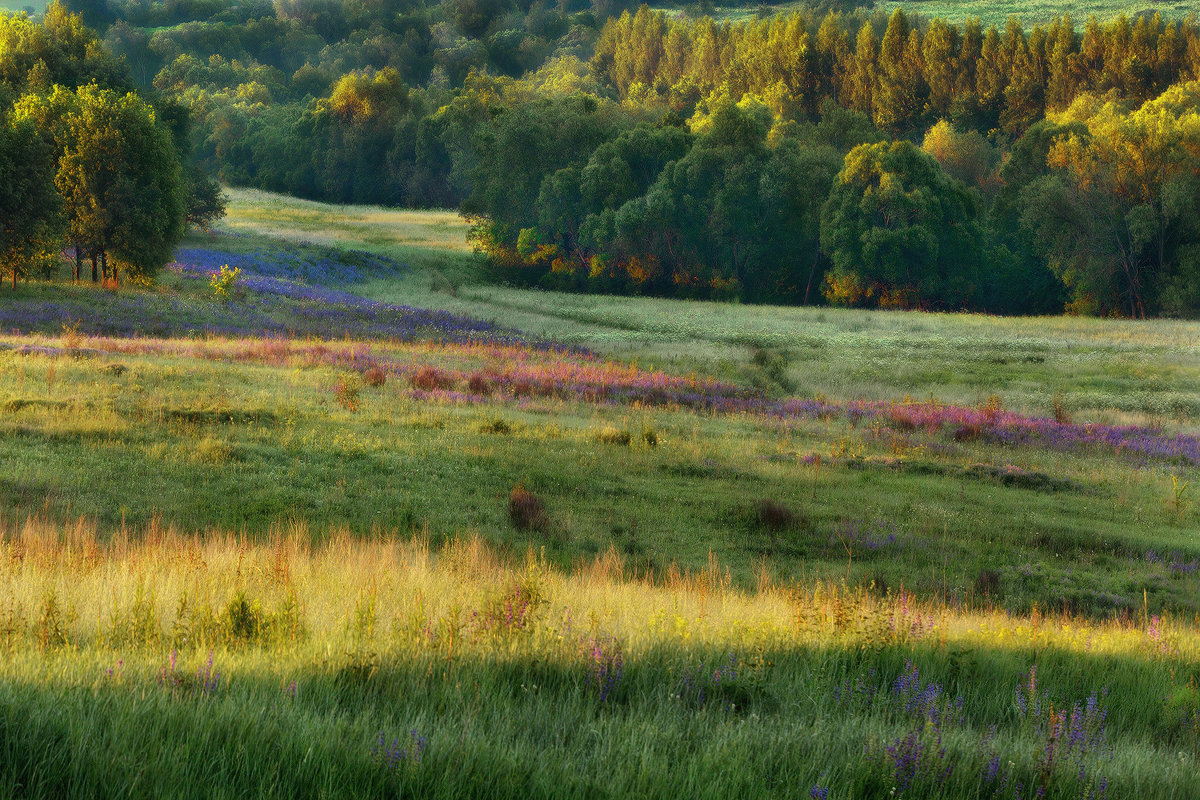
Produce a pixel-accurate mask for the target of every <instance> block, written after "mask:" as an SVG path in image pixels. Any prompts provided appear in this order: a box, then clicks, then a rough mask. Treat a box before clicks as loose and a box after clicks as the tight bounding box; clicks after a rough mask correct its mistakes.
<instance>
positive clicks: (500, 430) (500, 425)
mask: <svg viewBox="0 0 1200 800" xmlns="http://www.w3.org/2000/svg"><path fill="white" fill-rule="evenodd" d="M479 432H480V433H497V434H500V435H504V434H508V433H512V426H510V425H509V424H508V423H507V422H505V421H504V420H502V419H500V418H499V417H496V418H494V419H489V420H487V421H486V422H483V423H481V424H480V426H479Z"/></svg>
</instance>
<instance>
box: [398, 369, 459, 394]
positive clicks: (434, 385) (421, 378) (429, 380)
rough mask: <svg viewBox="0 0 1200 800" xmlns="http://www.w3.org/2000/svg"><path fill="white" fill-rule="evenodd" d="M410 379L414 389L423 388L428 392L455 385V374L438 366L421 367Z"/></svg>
mask: <svg viewBox="0 0 1200 800" xmlns="http://www.w3.org/2000/svg"><path fill="white" fill-rule="evenodd" d="M408 381H409V383H411V384H412V385H413V388H414V389H423V390H424V391H427V392H432V391H436V390H438V389H449V388H451V387H453V386H454V376H453V375H450V374H449V373H446V372H443V371H442V370H440V369H438V368H437V367H421V368H420V369H419V370H417V371H416V373H415V374H413V376H412V377H411V378H409V379H408Z"/></svg>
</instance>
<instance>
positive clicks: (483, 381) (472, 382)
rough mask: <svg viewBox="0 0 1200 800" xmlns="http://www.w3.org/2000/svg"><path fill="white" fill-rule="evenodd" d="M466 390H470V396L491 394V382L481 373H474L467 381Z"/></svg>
mask: <svg viewBox="0 0 1200 800" xmlns="http://www.w3.org/2000/svg"><path fill="white" fill-rule="evenodd" d="M467 388H468V389H470V390H471V393H472V394H491V393H492V382H491V381H489V380H488V379H487V378H486V377H485V376H484V375H483V374H482V373H479V372H474V373H472V374H471V377H470V378H468V379H467Z"/></svg>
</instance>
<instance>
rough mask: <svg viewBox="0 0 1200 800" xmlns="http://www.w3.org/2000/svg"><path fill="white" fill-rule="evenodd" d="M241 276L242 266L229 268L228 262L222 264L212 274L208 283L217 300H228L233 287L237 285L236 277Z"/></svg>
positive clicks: (231, 294) (231, 295)
mask: <svg viewBox="0 0 1200 800" xmlns="http://www.w3.org/2000/svg"><path fill="white" fill-rule="evenodd" d="M241 276H242V268H241V267H234V268H233V269H230V268H229V265H228V264H222V265H221V270H220V271H219V272H218V273H217V274H215V275H213V276H212V278H211V279H210V280H209V282H208V285H209V286H211V287H212V290H213V294H214V295H215V296H216V298H217V299H218V300H229V299H230V298H232V297H233V292H234V289H235V288H236V287H237V282H238V278H240V277H241Z"/></svg>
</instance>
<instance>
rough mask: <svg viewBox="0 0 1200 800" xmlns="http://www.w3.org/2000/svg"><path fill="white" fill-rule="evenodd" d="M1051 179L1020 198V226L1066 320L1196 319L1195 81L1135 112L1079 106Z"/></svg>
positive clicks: (1198, 179) (1051, 151) (1199, 175)
mask: <svg viewBox="0 0 1200 800" xmlns="http://www.w3.org/2000/svg"><path fill="white" fill-rule="evenodd" d="M1064 120H1066V121H1074V122H1076V123H1079V122H1082V123H1083V124H1084V125H1086V129H1081V128H1080V126H1078V124H1076V126H1075V127H1073V128H1072V129H1071V130H1070V132H1068V133H1064V135H1061V136H1059V137H1057V138H1056V139H1054V140H1053V142H1052V143H1051V144H1050V146H1049V148H1048V149H1047V156H1046V159H1047V165H1048V167H1049V168H1050V169H1052V170H1053V171H1052V172H1051V173H1050V174H1048V175H1046V176H1045V177H1043V178H1040V179H1038V180H1036V181H1033V182H1032V183H1030V184H1029V185H1028V186H1027V187H1026V188H1025V189H1024V190H1023V191H1022V193H1021V201H1022V202H1021V204H1022V206H1023V209H1024V210H1023V212H1022V216H1021V219H1022V223H1023V226H1024V228H1025V230H1026V232H1027V233H1028V234H1029V235H1030V236H1031V238H1032V240H1033V242H1034V244H1035V247H1036V249H1037V251H1038V252H1039V253H1040V255H1041V256H1042V257H1043V258H1045V260H1046V262H1047V263H1048V264H1049V265H1050V268H1051V269H1052V270H1054V271H1055V273H1056V274H1057V275H1059V277H1060V278H1061V279H1062V280H1063V282H1064V283H1066V284H1067V286H1068V287H1069V288H1070V289H1071V290H1072V292H1073V295H1074V296H1073V308H1074V310H1077V311H1081V312H1089V313H1124V314H1128V315H1129V316H1134V317H1144V316H1146V315H1148V314H1156V313H1161V312H1164V311H1165V312H1168V313H1172V314H1189V315H1190V314H1195V313H1196V312H1198V311H1200V297H1198V296H1197V294H1198V293H1197V291H1196V290H1195V286H1196V283H1197V279H1198V278H1200V274H1198V270H1197V254H1198V252H1200V220H1198V216H1197V208H1198V205H1200V81H1193V82H1190V83H1185V84H1180V85H1177V86H1175V87H1173V88H1171V89H1169V90H1168V91H1167V92H1165V93H1163V95H1162V96H1160V97H1159V98H1157V99H1155V100H1152V101H1150V102H1148V103H1146V104H1145V105H1143V106H1142V107H1141V108H1139V109H1137V110H1136V111H1133V112H1126V111H1125V110H1124V109H1123V108H1122V107H1121V106H1119V105H1117V104H1115V103H1104V104H1098V103H1095V102H1087V101H1086V100H1080V101H1077V102H1076V103H1075V104H1074V105H1073V106H1072V108H1071V109H1069V110H1068V111H1067V112H1066V114H1065V115H1064Z"/></svg>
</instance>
